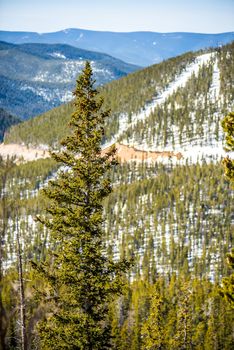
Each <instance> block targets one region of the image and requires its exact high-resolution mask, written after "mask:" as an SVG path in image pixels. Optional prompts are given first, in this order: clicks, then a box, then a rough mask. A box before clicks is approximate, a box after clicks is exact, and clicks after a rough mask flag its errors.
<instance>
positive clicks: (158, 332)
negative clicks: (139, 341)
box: [142, 285, 166, 350]
mask: <svg viewBox="0 0 234 350" xmlns="http://www.w3.org/2000/svg"><path fill="white" fill-rule="evenodd" d="M142 336H143V345H144V348H145V349H147V350H157V349H158V350H162V349H166V340H165V330H164V325H163V298H162V296H161V295H160V290H159V287H158V285H155V287H154V292H153V296H152V299H151V306H150V313H149V317H148V319H147V320H146V322H145V323H144V325H143V327H142Z"/></svg>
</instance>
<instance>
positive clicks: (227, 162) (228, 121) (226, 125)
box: [222, 112, 234, 185]
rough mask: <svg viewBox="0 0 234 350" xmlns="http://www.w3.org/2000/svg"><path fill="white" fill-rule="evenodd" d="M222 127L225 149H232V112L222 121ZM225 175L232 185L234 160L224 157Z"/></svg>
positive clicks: (233, 137) (233, 147)
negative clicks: (224, 136) (224, 134)
mask: <svg viewBox="0 0 234 350" xmlns="http://www.w3.org/2000/svg"><path fill="white" fill-rule="evenodd" d="M222 127H223V130H224V132H225V133H226V150H227V151H234V112H230V113H229V114H228V115H227V116H226V117H225V118H224V119H223V121H222ZM223 164H224V169H225V175H226V176H227V177H228V178H229V180H230V181H231V183H232V184H233V185H234V160H233V159H231V158H230V157H228V156H227V157H226V158H224V160H223Z"/></svg>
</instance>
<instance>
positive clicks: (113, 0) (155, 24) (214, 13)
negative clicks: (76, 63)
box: [0, 0, 234, 33]
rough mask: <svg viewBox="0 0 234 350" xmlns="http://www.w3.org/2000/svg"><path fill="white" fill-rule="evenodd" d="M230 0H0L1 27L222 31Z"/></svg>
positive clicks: (231, 14)
mask: <svg viewBox="0 0 234 350" xmlns="http://www.w3.org/2000/svg"><path fill="white" fill-rule="evenodd" d="M233 23H234V0H0V30H11V31H33V32H39V33H45V32H53V31H58V30H62V29H66V28H81V29H90V30H103V31H106V30H107V31H115V32H131V31H154V32H178V31H181V32H196V33H223V32H229V31H233V30H234V28H233V27H234V25H233Z"/></svg>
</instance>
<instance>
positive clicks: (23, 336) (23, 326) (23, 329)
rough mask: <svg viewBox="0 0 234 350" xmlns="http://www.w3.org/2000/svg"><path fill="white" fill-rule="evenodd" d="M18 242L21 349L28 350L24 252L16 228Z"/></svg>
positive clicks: (17, 228)
mask: <svg viewBox="0 0 234 350" xmlns="http://www.w3.org/2000/svg"><path fill="white" fill-rule="evenodd" d="M16 240H17V259H18V271H19V290H20V336H21V349H22V350H27V338H26V308H25V296H24V280H23V264H22V250H21V246H20V234H19V227H18V217H17V227H16Z"/></svg>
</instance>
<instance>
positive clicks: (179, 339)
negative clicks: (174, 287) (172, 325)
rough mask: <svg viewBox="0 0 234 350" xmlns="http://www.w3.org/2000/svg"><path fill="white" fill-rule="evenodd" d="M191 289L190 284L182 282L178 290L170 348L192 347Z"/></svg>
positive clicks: (184, 349)
mask: <svg viewBox="0 0 234 350" xmlns="http://www.w3.org/2000/svg"><path fill="white" fill-rule="evenodd" d="M192 324H193V312H192V291H191V290H190V284H189V283H188V282H184V284H183V285H182V287H181V290H180V296H179V300H178V310H177V326H176V332H175V334H174V336H173V338H172V341H171V345H172V349H180V350H190V349H192V348H193V347H192V333H193V329H192Z"/></svg>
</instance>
